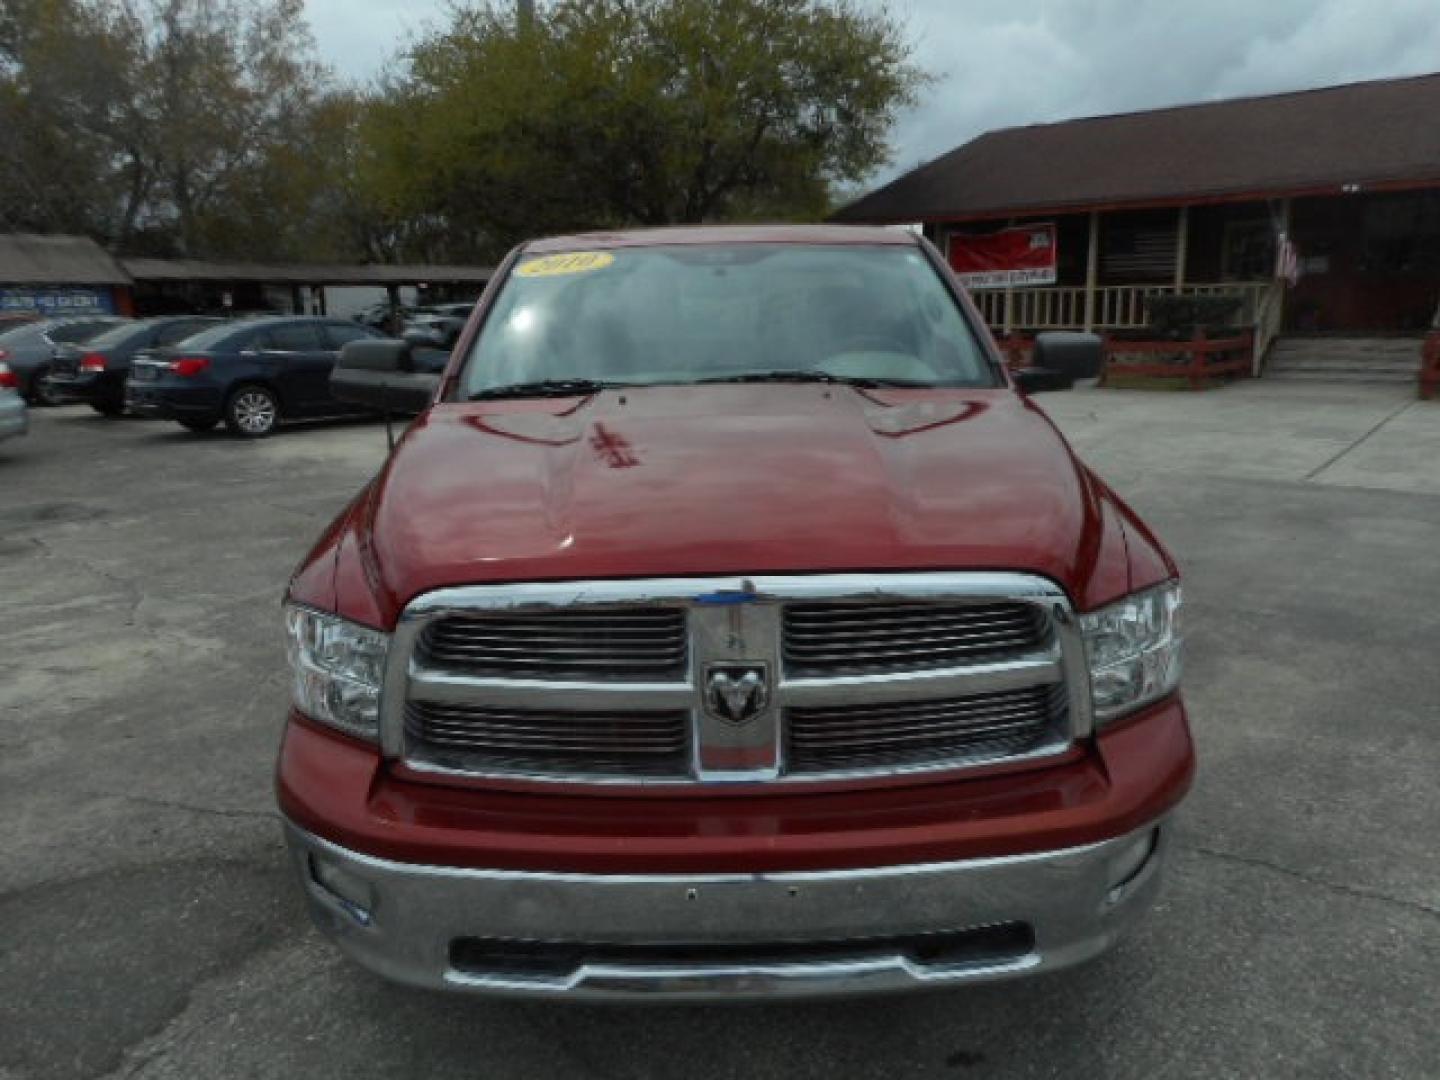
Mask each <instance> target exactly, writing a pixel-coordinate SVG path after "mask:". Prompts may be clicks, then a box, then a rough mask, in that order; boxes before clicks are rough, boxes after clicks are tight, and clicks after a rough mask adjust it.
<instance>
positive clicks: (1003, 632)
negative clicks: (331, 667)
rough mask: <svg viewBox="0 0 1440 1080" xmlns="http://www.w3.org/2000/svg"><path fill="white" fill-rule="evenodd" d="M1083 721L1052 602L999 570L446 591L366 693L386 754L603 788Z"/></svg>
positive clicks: (946, 749)
mask: <svg viewBox="0 0 1440 1080" xmlns="http://www.w3.org/2000/svg"><path fill="white" fill-rule="evenodd" d="M746 679H748V680H750V682H749V684H748V688H747V685H745V680H746ZM1090 730H1091V714H1090V698H1089V685H1088V681H1087V678H1086V665H1085V659H1084V649H1083V645H1082V644H1081V642H1080V638H1079V630H1078V626H1077V624H1076V620H1075V618H1074V615H1073V611H1072V608H1071V606H1070V603H1069V601H1068V599H1067V598H1066V596H1065V594H1064V593H1063V592H1062V591H1061V590H1060V589H1059V588H1058V587H1057V586H1056V585H1055V584H1053V583H1052V582H1049V581H1047V580H1045V579H1043V578H1038V577H1034V576H1030V575H1024V574H1011V573H974V574H967V573H959V572H956V573H935V574H885V575H814V576H802V575H796V576H783V577H782V576H774V577H763V576H762V577H751V578H738V577H729V578H698V579H697V578H666V579H651V580H613V581H585V582H563V583H561V582H556V583H537V584H516V585H483V586H474V587H465V588H455V589H443V590H440V591H437V592H434V593H430V594H427V595H425V596H422V597H420V598H418V599H417V600H415V601H413V602H412V603H411V604H410V605H409V606H408V607H407V609H406V612H405V614H404V617H403V618H402V619H401V620H400V624H399V626H398V627H397V629H396V632H395V635H394V638H393V641H392V646H391V650H390V660H389V663H388V665H387V668H386V676H385V690H384V693H383V695H382V699H381V742H382V746H383V748H384V751H385V753H386V755H387V756H389V757H391V758H397V759H401V760H402V761H404V762H405V763H407V764H412V765H415V766H416V767H419V768H422V769H423V768H430V769H441V770H448V771H453V772H459V773H465V774H468V775H475V776H482V777H483V776H498V777H506V776H515V775H517V774H518V775H524V776H526V777H527V778H530V779H539V780H554V781H560V782H569V783H596V784H602V785H603V784H611V783H619V784H625V783H632V784H633V783H645V784H657V783H658V784H704V783H706V782H719V781H727V782H731V781H741V780H743V781H750V782H781V783H783V782H786V781H793V782H797V783H800V782H806V781H814V780H823V779H826V778H852V777H857V776H864V775H877V776H884V775H886V774H887V773H891V772H915V771H925V770H934V771H943V770H952V769H961V768H965V767H967V766H971V765H976V764H980V763H987V762H991V761H995V760H997V759H1008V758H1027V759H1029V758H1037V757H1039V756H1041V755H1043V754H1047V753H1059V752H1061V751H1063V750H1064V749H1066V748H1067V747H1068V746H1070V745H1071V744H1072V742H1073V741H1074V740H1075V739H1076V738H1077V737H1083V736H1084V735H1087V734H1088V733H1089V732H1090Z"/></svg>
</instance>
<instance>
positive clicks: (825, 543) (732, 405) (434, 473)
mask: <svg viewBox="0 0 1440 1080" xmlns="http://www.w3.org/2000/svg"><path fill="white" fill-rule="evenodd" d="M348 528H349V529H350V530H352V532H353V533H354V536H353V537H352V539H353V541H354V542H353V544H352V545H349V546H350V548H351V549H352V550H353V551H354V552H355V553H356V555H355V557H356V558H358V559H360V560H361V561H362V562H363V566H361V567H358V568H355V570H354V571H353V572H350V573H347V572H346V568H344V567H341V568H339V570H338V571H337V575H336V581H337V584H339V583H340V582H342V581H345V580H349V581H357V582H358V581H364V582H365V583H366V584H367V586H368V589H369V590H370V591H371V592H372V598H371V599H372V600H373V607H371V608H370V618H371V619H372V620H376V621H380V622H382V623H385V624H389V623H391V622H393V620H394V619H395V617H396V616H397V615H398V612H399V611H400V609H402V608H403V607H404V605H405V603H407V602H408V601H409V600H410V599H412V598H413V597H415V596H417V595H419V594H420V593H423V592H427V591H429V590H431V589H436V588H441V587H444V586H452V585H462V584H483V583H493V582H505V581H543V580H559V579H579V578H595V577H606V578H608V577H670V576H683V575H699V574H762V573H804V572H826V571H831V572H838V571H871V570H873V571H904V570H941V569H949V570H963V569H997V570H998V569H1004V570H1020V571H1030V572H1034V573H1039V574H1043V575H1045V576H1047V577H1050V578H1052V579H1054V580H1056V581H1058V582H1059V583H1061V584H1062V585H1064V586H1065V587H1066V588H1067V590H1068V591H1069V592H1070V594H1071V596H1072V597H1075V598H1076V599H1077V601H1079V602H1080V603H1081V605H1082V606H1091V604H1092V603H1093V602H1094V601H1095V600H1096V599H1102V600H1103V599H1107V598H1108V595H1107V596H1104V597H1097V595H1096V589H1097V588H1098V589H1099V590H1100V592H1102V593H1106V594H1117V595H1118V594H1119V593H1121V592H1123V591H1124V590H1125V588H1126V584H1127V583H1126V580H1125V578H1126V563H1125V551H1124V546H1125V545H1124V528H1123V525H1122V524H1121V523H1120V521H1119V518H1118V517H1117V510H1116V507H1115V506H1114V505H1112V504H1111V502H1110V499H1109V496H1108V493H1107V492H1106V491H1105V489H1104V488H1103V487H1102V486H1101V485H1099V484H1098V482H1096V481H1094V480H1093V478H1092V477H1090V475H1089V474H1088V473H1087V472H1086V471H1085V470H1084V469H1083V468H1082V467H1081V466H1080V465H1079V463H1078V462H1077V461H1076V459H1075V458H1074V456H1073V455H1072V454H1071V452H1070V449H1069V447H1068V446H1067V445H1066V443H1065V441H1064V440H1063V439H1062V438H1061V436H1060V435H1059V433H1058V432H1057V431H1056V430H1055V428H1054V427H1053V426H1052V425H1051V423H1050V421H1049V420H1048V418H1046V417H1045V415H1044V414H1043V413H1042V412H1041V411H1040V410H1039V409H1038V408H1036V407H1035V406H1034V405H1033V404H1032V403H1031V402H1029V401H1028V400H1026V399H1024V398H1022V397H1020V396H1019V395H1016V394H1014V393H1013V392H1011V391H1008V390H964V391H961V390H927V391H912V390H906V391H860V390H856V389H852V388H849V387H845V386H827V385H815V384H802V385H792V384H762V385H755V384H747V385H733V384H721V385H713V386H705V387H652V388H646V389H635V390H626V391H623V392H621V391H606V392H603V393H600V394H596V395H592V396H588V397H575V398H563V399H556V398H551V399H543V400H538V401H537V400H528V401H497V402H478V403H472V404H440V405H437V406H435V407H434V408H433V409H431V410H430V412H429V413H427V414H426V415H425V416H423V417H422V418H421V419H420V420H419V421H417V423H416V424H415V425H414V426H413V427H412V428H411V430H410V431H409V432H408V434H407V435H406V437H405V438H404V439H403V440H402V442H401V443H400V445H399V447H398V448H397V449H396V451H395V453H394V454H393V455H392V457H391V459H390V461H389V463H388V464H387V466H386V468H385V469H384V471H383V472H382V473H381V475H380V476H379V477H378V478H377V480H376V482H375V484H374V485H373V486H372V488H371V490H370V492H369V494H368V497H367V498H364V499H362V500H361V501H360V503H358V504H357V506H356V508H355V512H353V513H352V514H351V516H350V524H349V526H348ZM1097 578H1098V579H1099V583H1098V584H1097ZM339 591H340V594H341V595H340V596H339V597H337V599H338V600H339V601H340V603H341V606H342V607H346V606H349V605H347V604H346V603H345V596H344V593H345V589H344V588H343V587H342V588H341V589H340V590H339ZM365 606H369V605H368V604H367V605H365Z"/></svg>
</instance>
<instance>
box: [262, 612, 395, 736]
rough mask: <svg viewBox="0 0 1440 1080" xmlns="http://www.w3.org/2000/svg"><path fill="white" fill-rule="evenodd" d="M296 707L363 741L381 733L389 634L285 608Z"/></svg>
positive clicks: (320, 615)
mask: <svg viewBox="0 0 1440 1080" xmlns="http://www.w3.org/2000/svg"><path fill="white" fill-rule="evenodd" d="M285 629H286V631H287V633H286V637H287V652H288V653H289V657H290V669H291V674H292V679H291V693H292V695H293V697H294V700H295V707H296V708H297V709H299V710H300V711H301V712H303V713H304V714H305V715H306V716H309V717H310V718H311V719H313V720H318V721H320V722H321V723H322V724H329V725H330V726H331V727H335V728H339V729H340V730H341V731H344V732H347V733H348V734H351V735H358V736H360V737H361V738H364V739H377V738H378V737H379V734H380V720H379V712H380V685H381V683H382V682H383V681H384V677H385V654H386V651H387V649H388V648H389V646H390V635H389V634H382V633H381V632H380V631H378V630H371V629H370V628H369V627H366V626H359V625H357V624H355V623H352V622H349V621H347V620H345V619H341V618H338V617H336V616H334V615H325V614H322V613H321V612H318V611H312V610H310V609H309V608H303V607H294V606H287V607H286V608H285Z"/></svg>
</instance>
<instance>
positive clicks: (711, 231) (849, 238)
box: [525, 225, 918, 254]
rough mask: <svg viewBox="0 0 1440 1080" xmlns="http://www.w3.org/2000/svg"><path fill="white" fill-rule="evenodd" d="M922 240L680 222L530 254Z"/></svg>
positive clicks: (542, 245) (869, 229)
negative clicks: (685, 245)
mask: <svg viewBox="0 0 1440 1080" xmlns="http://www.w3.org/2000/svg"><path fill="white" fill-rule="evenodd" d="M916 243H918V241H917V240H916V238H915V236H914V234H912V233H910V232H908V231H907V230H904V229H895V228H883V227H876V226H859V225H681V226H672V227H670V228H663V229H625V230H615V231H610V232H588V233H576V234H573V235H570V236H551V237H547V238H545V239H543V240H532V241H530V242H529V243H527V244H526V245H525V251H526V252H527V253H529V254H546V253H553V252H561V251H594V250H597V249H603V248H622V247H655V246H658V245H673V244H875V245H882V246H890V247H904V246H907V245H914V244H916Z"/></svg>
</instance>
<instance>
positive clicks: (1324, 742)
mask: <svg viewBox="0 0 1440 1080" xmlns="http://www.w3.org/2000/svg"><path fill="white" fill-rule="evenodd" d="M1409 392H1410V391H1408V389H1407V388H1389V387H1386V388H1365V387H1335V388H1331V387H1324V386H1310V385H1297V384H1289V385H1280V384H1265V383H1261V384H1251V385H1241V386H1235V387H1231V388H1228V389H1225V390H1222V391H1216V392H1211V393H1206V394H1199V395H1194V394H1145V393H1137V392H1128V393H1127V392H1115V391H1104V392H1099V391H1081V392H1077V393H1075V394H1069V395H1067V394H1053V395H1046V396H1045V397H1044V398H1042V399H1041V400H1042V402H1043V403H1044V404H1045V406H1046V408H1047V409H1048V410H1049V411H1050V412H1051V413H1052V415H1054V416H1055V418H1056V420H1057V422H1058V423H1059V424H1060V426H1061V427H1062V428H1063V429H1065V431H1066V432H1067V434H1069V435H1070V436H1071V437H1072V439H1073V441H1074V442H1075V444H1076V446H1077V448H1078V449H1079V450H1080V451H1081V453H1082V455H1083V456H1085V457H1086V458H1087V460H1089V461H1090V462H1091V463H1092V464H1093V465H1095V466H1096V468H1097V469H1098V470H1099V471H1100V472H1101V473H1102V475H1104V476H1105V477H1106V478H1107V479H1108V480H1110V481H1111V483H1112V484H1113V485H1114V486H1115V487H1116V488H1117V490H1119V491H1120V492H1121V494H1122V495H1123V496H1125V497H1126V498H1127V499H1129V500H1130V501H1131V502H1133V503H1134V504H1135V505H1136V506H1137V508H1138V509H1140V510H1141V512H1142V513H1143V514H1144V515H1145V517H1146V519H1147V521H1149V522H1150V524H1152V525H1153V526H1154V527H1155V528H1156V529H1157V530H1158V531H1159V532H1160V533H1161V535H1163V536H1164V537H1165V539H1166V541H1167V542H1168V543H1169V544H1170V546H1171V548H1172V549H1173V550H1174V551H1175V553H1176V555H1177V557H1178V558H1179V559H1180V561H1181V563H1182V566H1183V568H1184V570H1185V572H1186V575H1187V611H1186V617H1187V620H1188V631H1187V633H1188V637H1189V642H1190V646H1189V652H1188V655H1187V676H1186V687H1187V691H1186V692H1187V696H1188V698H1189V701H1190V704H1191V707H1192V711H1193V720H1194V725H1195V734H1196V739H1197V742H1198V745H1199V749H1200V753H1201V771H1200V776H1199V779H1198V781H1197V785H1196V788H1195V791H1194V793H1193V794H1192V796H1191V797H1190V799H1189V801H1188V802H1187V803H1186V804H1185V806H1184V807H1183V808H1182V810H1181V812H1180V814H1179V817H1178V821H1177V832H1176V840H1177V843H1176V846H1175V851H1174V859H1173V862H1172V864H1171V867H1170V873H1169V879H1168V881H1167V884H1166V886H1165V889H1164V892H1163V894H1162V897H1161V901H1160V903H1159V905H1158V907H1157V909H1156V911H1155V912H1154V913H1153V914H1152V916H1151V917H1150V919H1149V920H1148V921H1147V922H1146V923H1145V924H1144V925H1143V926H1142V927H1141V929H1140V930H1139V932H1138V933H1137V934H1136V935H1135V936H1134V937H1133V938H1132V939H1131V940H1129V941H1128V942H1126V943H1125V944H1124V945H1123V946H1122V947H1121V948H1120V949H1118V950H1117V951H1115V952H1114V953H1112V954H1110V955H1109V956H1106V957H1104V958H1103V959H1101V960H1099V961H1097V962H1095V963H1093V964H1091V965H1089V966H1087V967H1084V968H1081V969H1079V970H1076V971H1072V972H1066V973H1061V974H1057V975H1053V976H1048V977H1045V978H1042V979H1037V980H1033V981H1031V982H1027V983H1021V984H1011V985H1006V986H998V987H981V988H973V989H967V990H960V991H953V992H946V993H940V994H932V995H922V996H916V997H905V998H889V999H878V1000H868V1001H855V1002H843V1003H839V1004H835V1003H829V1004H825V1005H823V1006H810V1005H784V1006H780V1005H770V1006H763V1007H746V1006H739V1007H726V1008H697V1007H687V1008H657V1007H652V1008H648V1009H630V1008H618V1007H610V1008H596V1007H585V1008H577V1007H556V1006H553V1005H533V1004H517V1003H511V1002H499V1001H490V1000H477V999H469V998H455V997H449V996H443V995H435V994H426V993H416V992H413V991H409V990H402V989H398V988H394V987H391V986H388V985H386V984H384V983H381V982H380V981H379V980H377V979H375V978H373V977H371V976H370V975H368V974H366V973H364V972H362V971H359V970H357V969H355V968H354V967H352V966H350V965H349V964H348V963H346V962H345V961H343V960H342V959H340V958H339V957H338V956H337V955H336V954H335V953H334V952H333V951H332V950H331V949H330V948H329V947H328V946H327V945H326V944H325V942H323V941H322V940H321V939H320V938H319V937H318V936H317V935H316V934H315V933H314V932H313V931H312V930H311V929H310V928H309V926H308V924H307V923H306V921H305V917H304V913H303V910H302V907H301V904H300V901H299V897H298V894H297V890H296V888H295V887H294V886H293V884H292V882H291V881H290V878H289V869H288V866H287V864H286V863H285V861H284V858H283V849H282V845H281V841H280V834H279V829H278V826H277V824H276V820H275V815H274V811H273V805H272V799H271V787H270V770H271V766H272V763H273V757H274V752H275V748H276V745H277V741H278V738H279V733H280V725H281V719H282V716H283V709H284V704H285V678H284V672H283V669H282V664H283V649H282V643H281V639H280V621H279V611H278V602H279V598H280V593H281V590H282V588H283V586H284V582H285V579H286V577H287V576H288V574H289V572H290V570H291V568H292V567H293V565H294V564H295V563H296V561H298V559H299V558H300V556H301V555H302V554H303V552H304V551H305V550H306V548H307V547H308V546H309V544H310V543H311V542H312V541H313V540H314V538H315V537H316V536H317V535H318V533H319V531H320V529H321V528H322V527H323V526H324V524H325V523H326V521H327V520H328V519H329V517H330V516H331V515H332V514H333V513H334V512H335V511H336V510H338V509H339V508H340V506H341V505H343V504H344V503H345V501H346V500H347V499H348V498H349V497H350V495H351V494H352V493H353V492H354V491H355V490H356V489H357V488H358V487H359V486H360V485H361V484H362V483H363V482H364V480H365V479H366V477H367V476H368V475H369V474H370V473H371V472H372V471H373V470H374V469H375V467H376V466H377V465H378V464H379V463H380V461H381V460H382V458H383V455H384V445H385V444H384V433H383V428H382V427H381V426H379V425H376V424H353V423H352V424H341V425H322V426H316V427H311V428H306V429H295V430H291V431H286V432H283V433H282V434H280V435H278V436H276V437H275V438H273V439H270V440H266V441H264V442H260V443H240V442H236V441H233V440H231V439H229V438H226V437H224V436H223V435H216V436H205V437H197V436H193V435H190V434H188V433H185V432H183V431H182V430H181V429H179V428H178V427H175V426H174V425H168V424H148V423H142V422H138V421H119V422H110V421H105V420H101V419H99V418H97V417H95V416H93V415H92V414H91V413H90V412H89V411H88V410H86V409H79V408H67V409H52V410H44V411H38V412H35V413H33V414H32V421H33V431H32V434H31V435H30V436H29V437H28V438H26V439H21V440H15V441H11V442H7V443H3V444H0V656H3V658H4V659H3V667H0V672H3V674H0V1080H21V1078H24V1080H32V1078H33V1080H51V1078H55V1080H59V1078H72V1077H74V1078H93V1077H137V1078H138V1077H144V1078H159V1077H184V1078H193V1077H205V1078H227V1077H242V1076H243V1077H252V1076H253V1077H271V1076H277V1077H278V1076H284V1077H295V1076H340V1075H344V1076H347V1077H349V1078H352V1080H355V1078H362V1077H370V1076H376V1077H378V1076H401V1075H404V1076H409V1075H414V1076H425V1077H490V1076H493V1077H507V1078H508V1077H516V1076H524V1077H526V1078H543V1077H657V1078H667V1077H674V1076H677V1075H684V1076H687V1077H695V1078H704V1077H731V1076H740V1075H744V1076H746V1077H755V1078H765V1077H785V1078H787V1080H788V1078H801V1077H894V1076H907V1077H909V1076H913V1077H956V1076H966V1077H991V1076H993V1077H1057V1076H1076V1077H1081V1076H1083V1077H1087V1078H1090V1077H1126V1078H1128V1077H1134V1078H1146V1080H1149V1078H1154V1077H1214V1076H1266V1077H1271V1076H1338V1075H1354V1076H1366V1077H1384V1076H1390V1077H1412V1076H1414V1077H1429V1076H1436V1075H1440V1026H1437V1025H1436V1023H1435V1011H1436V1009H1435V1002H1436V1001H1440V844H1437V842H1436V839H1435V838H1436V836H1437V835H1440V793H1437V785H1436V783H1435V777H1436V776H1437V775H1440V664H1437V663H1436V659H1435V658H1436V655H1437V649H1440V615H1437V612H1440V605H1437V603H1436V600H1437V597H1440V547H1437V537H1440V403H1434V404H1430V405H1415V406H1414V407H1410V408H1403V407H1402V406H1404V405H1405V402H1406V397H1405V395H1406V394H1407V393H1409Z"/></svg>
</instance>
